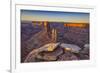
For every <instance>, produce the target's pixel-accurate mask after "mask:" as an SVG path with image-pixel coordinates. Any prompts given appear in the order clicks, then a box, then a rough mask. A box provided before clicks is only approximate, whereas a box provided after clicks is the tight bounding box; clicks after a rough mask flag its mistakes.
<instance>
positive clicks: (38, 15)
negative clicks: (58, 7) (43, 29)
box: [21, 10, 89, 23]
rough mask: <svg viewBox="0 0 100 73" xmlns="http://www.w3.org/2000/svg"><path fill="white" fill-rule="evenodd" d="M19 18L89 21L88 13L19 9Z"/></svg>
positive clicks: (29, 19)
mask: <svg viewBox="0 0 100 73" xmlns="http://www.w3.org/2000/svg"><path fill="white" fill-rule="evenodd" d="M21 20H22V21H51V22H72V23H73V22H74V23H89V13H82V12H81V13H80V12H60V11H59V12H58V11H40V10H21Z"/></svg>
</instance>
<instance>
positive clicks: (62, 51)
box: [24, 43, 89, 62]
mask: <svg viewBox="0 0 100 73" xmlns="http://www.w3.org/2000/svg"><path fill="white" fill-rule="evenodd" d="M51 46H53V47H52V48H50V47H51ZM50 49H52V50H50ZM88 59H89V44H85V45H84V48H83V49H81V48H80V47H78V46H77V45H73V44H65V43H49V44H46V45H44V46H42V47H40V48H38V49H35V50H33V51H31V52H30V53H29V54H28V56H27V57H26V59H25V61H24V62H47V61H71V60H88Z"/></svg>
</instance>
